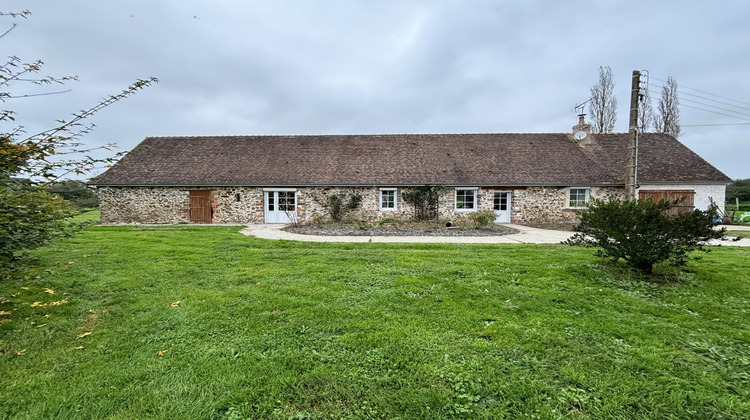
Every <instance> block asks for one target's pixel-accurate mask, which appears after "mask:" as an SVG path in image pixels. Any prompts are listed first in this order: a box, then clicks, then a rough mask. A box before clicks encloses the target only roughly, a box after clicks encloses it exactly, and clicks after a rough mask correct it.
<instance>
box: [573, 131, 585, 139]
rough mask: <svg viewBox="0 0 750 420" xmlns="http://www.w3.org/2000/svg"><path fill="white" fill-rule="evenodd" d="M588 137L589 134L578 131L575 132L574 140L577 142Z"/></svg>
mask: <svg viewBox="0 0 750 420" xmlns="http://www.w3.org/2000/svg"><path fill="white" fill-rule="evenodd" d="M586 136H588V133H586V132H585V131H583V130H578V131H576V132H575V134H573V138H574V139H576V140H583V139H585V138H586Z"/></svg>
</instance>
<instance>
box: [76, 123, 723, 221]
mask: <svg viewBox="0 0 750 420" xmlns="http://www.w3.org/2000/svg"><path fill="white" fill-rule="evenodd" d="M582 128H585V126H584V125H583V122H582V121H581V122H580V123H579V125H578V126H576V127H574V132H572V133H557V134H555V133H549V134H409V135H405V134H397V135H314V136H312V135H311V136H233V137H221V136H215V137H214V136H211V137H149V138H146V139H145V140H143V141H142V142H141V143H140V144H139V145H138V146H137V147H135V149H133V150H132V151H131V152H130V153H128V154H127V155H126V156H125V157H124V158H123V159H122V160H120V161H119V162H118V163H116V164H115V165H113V166H112V167H111V168H110V169H109V170H107V171H106V172H104V173H103V174H101V175H100V176H98V177H96V178H95V179H93V180H92V181H91V182H90V184H91V185H94V186H96V188H97V190H98V195H99V199H100V203H101V204H100V209H101V221H102V223H183V222H189V223H238V224H245V223H289V222H290V218H291V219H296V220H298V221H299V222H302V223H307V222H310V221H312V220H313V218H314V217H316V216H315V215H316V214H320V215H326V214H327V213H326V211H325V208H324V207H322V206H321V204H320V202H321V200H320V197H324V196H325V195H326V194H331V193H358V194H360V195H361V197H362V204H361V207H360V210H359V217H361V218H364V219H367V220H371V221H377V220H380V219H384V218H408V217H410V216H412V215H413V212H414V209H413V207H412V206H409V205H407V204H405V203H404V202H403V200H402V193H403V192H404V191H406V190H408V189H409V188H413V187H418V186H425V185H441V186H445V187H447V189H446V191H447V192H446V193H444V194H443V195H442V196H441V198H440V201H439V205H438V209H437V211H438V216H439V217H440V218H441V219H455V218H460V217H461V216H462V215H466V214H467V213H469V212H473V211H477V210H494V211H495V213H496V215H497V220H496V222H498V223H521V224H523V223H528V224H539V223H542V224H544V223H574V222H575V221H576V214H575V211H574V210H576V209H579V208H581V207H584V206H585V205H586V201H587V200H588V199H589V198H590V197H598V198H605V197H607V196H619V197H624V184H625V166H626V154H627V145H628V134H627V133H612V134H592V133H588V132H586V131H582V130H581V129H582ZM638 150H639V151H638V178H637V179H638V184H639V185H638V190H637V191H638V194H639V197H641V198H645V197H654V198H675V197H685V201H684V202H683V204H684V205H685V208H686V209H688V210H689V209H692V208H699V209H706V208H708V207H709V205H710V200H713V201H714V202H715V203H716V204H717V205H719V206H720V207H723V205H724V195H725V187H726V185H727V184H728V183H730V182H731V180H730V179H729V178H728V177H727V176H726V175H724V174H723V173H722V172H721V171H719V170H718V169H716V168H715V167H714V166H712V165H711V164H709V163H708V162H706V161H705V160H704V159H702V158H701V157H700V156H698V155H697V154H695V153H694V152H692V151H691V150H690V149H688V148H687V147H686V146H684V145H683V144H682V143H680V142H679V141H678V140H677V139H675V138H674V137H672V136H669V135H667V134H661V133H647V134H641V135H640V137H639V149H638ZM318 217H320V216H318Z"/></svg>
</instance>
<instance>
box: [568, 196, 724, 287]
mask: <svg viewBox="0 0 750 420" xmlns="http://www.w3.org/2000/svg"><path fill="white" fill-rule="evenodd" d="M675 204H677V202H669V201H659V202H658V203H655V202H653V201H651V200H645V201H640V200H624V201H622V200H619V199H616V198H610V199H609V200H606V201H605V200H597V199H591V200H590V201H589V203H588V208H587V209H585V210H581V211H579V212H578V214H579V216H580V220H581V224H580V226H579V230H580V231H579V233H577V234H575V235H574V236H573V237H572V238H571V239H569V240H568V241H566V243H567V244H569V245H583V246H589V247H596V248H599V249H598V250H597V251H596V255H597V256H600V257H604V258H608V259H610V260H612V261H614V262H617V261H619V260H624V261H625V262H626V263H627V264H628V265H630V266H631V267H633V268H636V269H638V270H640V271H641V272H643V273H644V274H651V272H652V271H653V267H654V265H655V264H657V263H660V262H664V261H666V262H668V263H669V264H670V265H672V266H674V267H680V266H684V265H685V264H686V262H687V259H688V253H689V252H691V251H703V252H708V251H709V250H708V249H707V248H705V247H704V246H703V244H704V243H705V241H708V240H709V239H719V238H722V237H724V231H725V229H721V230H715V229H714V224H713V220H714V218H715V217H716V210H715V209H712V210H707V211H701V210H694V211H692V212H688V213H682V214H679V215H676V216H668V215H667V214H666V212H667V210H669V209H670V208H672V206H674V205H675Z"/></svg>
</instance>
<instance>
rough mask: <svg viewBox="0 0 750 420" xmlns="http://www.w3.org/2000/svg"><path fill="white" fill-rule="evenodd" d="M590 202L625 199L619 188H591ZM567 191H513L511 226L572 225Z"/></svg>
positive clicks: (520, 189)
mask: <svg viewBox="0 0 750 420" xmlns="http://www.w3.org/2000/svg"><path fill="white" fill-rule="evenodd" d="M589 196H590V197H591V198H599V199H604V198H607V197H610V196H615V197H619V198H624V197H625V189H624V188H622V187H619V188H618V187H591V188H590V190H589ZM569 197H570V187H527V188H518V189H514V190H513V195H512V198H511V200H512V201H511V209H512V213H511V222H513V223H521V224H524V223H529V224H573V223H576V222H577V221H578V216H576V213H575V210H574V209H571V208H569V207H568V200H569Z"/></svg>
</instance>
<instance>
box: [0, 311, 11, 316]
mask: <svg viewBox="0 0 750 420" xmlns="http://www.w3.org/2000/svg"><path fill="white" fill-rule="evenodd" d="M12 313H13V311H0V315H10V314H12Z"/></svg>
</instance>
